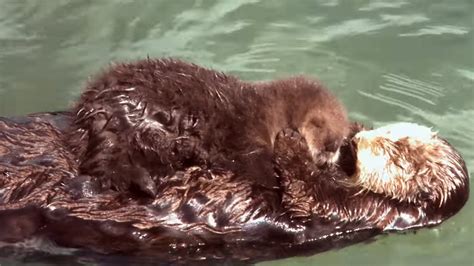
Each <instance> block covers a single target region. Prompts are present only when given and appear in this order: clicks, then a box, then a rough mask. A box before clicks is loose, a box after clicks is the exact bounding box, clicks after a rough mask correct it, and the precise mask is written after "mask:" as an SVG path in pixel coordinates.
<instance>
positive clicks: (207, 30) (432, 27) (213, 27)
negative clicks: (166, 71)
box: [0, 0, 474, 266]
mask: <svg viewBox="0 0 474 266" xmlns="http://www.w3.org/2000/svg"><path fill="white" fill-rule="evenodd" d="M473 24H474V1H473V0H455V1H434V0H417V1H415V0H412V1H409V0H374V1H369V0H356V1H355V0H354V1H349V0H348V1H343V0H339V1H338V0H311V1H309V0H299V1H290V0H288V1H263V0H215V1H213V0H209V1H207V0H195V1H191V0H190V1H187V0H183V1H173V0H167V1H165V0H161V1H127V0H111V1H85V0H84V1H80V0H76V1H67V0H54V1H18V0H3V1H1V2H0V115H1V116H12V115H21V114H27V113H31V112H40V111H56V110H64V109H66V108H67V107H68V106H70V104H71V102H72V101H73V100H74V99H75V98H76V97H77V96H78V95H79V94H80V92H81V88H82V87H83V86H84V84H85V82H86V81H87V80H88V78H89V77H90V76H91V75H93V74H94V73H97V71H99V70H101V69H103V68H104V67H107V65H108V64H109V63H110V62H114V61H123V60H133V59H138V58H145V57H147V56H149V57H163V56H173V57H179V58H182V59H186V60H190V61H192V62H195V63H198V64H201V65H205V66H208V67H213V68H216V69H218V70H221V71H225V72H228V73H232V74H235V75H237V76H239V77H241V78H242V79H245V80H268V79H274V78H278V77H284V76H288V75H292V74H302V73H304V74H307V75H311V76H314V77H317V78H318V79H320V80H322V81H323V83H325V84H326V85H327V86H328V87H329V88H331V89H332V90H333V91H334V92H335V93H336V94H337V95H338V96H339V97H340V98H341V100H342V101H343V102H344V104H345V105H346V106H347V109H348V112H349V114H350V117H351V118H352V119H353V120H358V121H360V122H363V123H365V124H367V125H373V126H380V125H383V124H387V123H392V122H395V121H410V122H416V123H420V124H423V125H427V126H430V127H433V128H434V129H435V130H437V131H439V134H440V135H442V136H444V137H446V138H447V139H448V140H449V141H450V142H451V143H452V144H453V145H454V146H455V147H457V148H458V149H459V150H460V152H461V153H462V155H463V156H464V159H465V160H466V163H467V167H468V169H469V172H470V175H471V176H473V175H474V25H473ZM472 196H473V195H472V193H471V197H472ZM473 201H474V199H472V198H471V200H470V202H468V204H467V206H465V208H464V209H463V210H462V211H461V212H460V213H459V214H457V215H456V216H455V217H453V218H452V219H449V220H448V221H446V222H445V223H444V224H442V225H441V226H439V227H436V228H435V229H424V230H419V231H418V232H417V233H416V234H412V233H410V234H404V235H388V236H383V237H380V238H379V239H378V240H377V241H375V242H373V243H369V244H358V245H354V246H350V247H347V248H344V249H341V250H334V251H330V252H326V253H322V254H318V255H315V256H311V257H298V258H290V259H285V260H281V261H270V262H265V263H262V264H261V265H262V266H263V265H265V266H274V265H293V266H295V265H305V266H306V265H429V266H436V265H440V266H441V265H443V266H444V265H473V264H474V226H473V218H474V203H473ZM0 226H1V225H0ZM19 257H21V256H19ZM46 261H47V259H46ZM34 262H35V260H34V259H33V260H31V259H30V260H28V261H26V260H22V259H14V258H11V257H10V258H3V259H2V258H0V265H2V266H3V265H33V264H34ZM51 263H60V262H58V261H53V259H52V260H51ZM77 263H81V261H80V260H79V259H78V260H77ZM84 263H85V264H88V263H90V262H84ZM34 265H38V264H34ZM41 265H47V263H46V264H44V263H42V264H41Z"/></svg>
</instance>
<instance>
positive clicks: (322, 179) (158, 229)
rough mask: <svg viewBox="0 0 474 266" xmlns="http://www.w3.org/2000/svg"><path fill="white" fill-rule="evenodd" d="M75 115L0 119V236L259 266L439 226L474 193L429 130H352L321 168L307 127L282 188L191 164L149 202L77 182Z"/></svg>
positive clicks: (285, 155)
mask: <svg viewBox="0 0 474 266" xmlns="http://www.w3.org/2000/svg"><path fill="white" fill-rule="evenodd" d="M72 120H73V114H67V113H61V114H39V115H33V116H28V117H25V118H21V119H6V118H0V224H1V225H2V227H1V228H0V241H9V242H17V241H22V240H24V239H28V238H31V237H33V236H42V237H47V238H48V239H50V240H53V241H54V242H55V243H57V244H58V245H60V246H65V247H76V248H86V249H89V250H94V251H96V252H101V253H106V254H110V253H120V254H127V255H131V256H137V257H136V258H134V259H133V261H134V262H137V260H138V261H139V260H140V258H144V257H147V256H150V257H152V258H153V261H154V262H156V261H157V260H158V261H163V262H169V261H174V262H175V263H181V264H186V265H187V264H189V263H190V262H195V261H198V262H201V263H205V262H209V263H212V262H214V263H223V262H225V261H229V260H231V261H233V262H244V263H251V262H256V261H261V260H269V259H275V258H283V257H289V256H296V255H309V254H314V253H317V252H322V251H325V250H328V249H333V248H340V247H343V246H346V245H349V244H352V243H356V242H360V241H365V240H368V239H370V238H372V237H374V236H376V235H378V234H381V233H384V232H390V231H400V230H407V229H413V228H419V227H425V226H433V225H437V224H439V223H441V222H443V221H444V220H446V219H447V218H449V217H450V216H452V215H454V214H455V213H456V212H458V211H459V210H460V209H461V207H462V206H463V205H464V204H465V202H466V200H467V198H468V195H469V182H468V181H469V176H468V173H467V170H466V167H465V165H464V161H463V160H462V158H461V156H460V155H459V153H458V152H457V151H456V150H455V149H454V148H453V147H452V146H450V145H449V144H448V143H447V142H446V141H445V140H443V139H442V138H441V137H440V136H438V135H437V134H436V133H434V132H432V131H431V130H430V129H428V128H425V127H421V126H417V125H414V124H393V125H388V126H386V127H382V128H379V129H375V130H367V129H365V128H364V127H362V126H360V125H357V124H353V125H352V127H351V133H350V134H349V136H348V139H347V140H346V141H344V142H343V144H342V146H341V150H340V153H341V155H340V157H339V159H338V161H337V162H336V164H330V165H328V166H329V167H315V165H314V161H313V158H312V155H311V151H310V150H309V148H308V145H307V142H306V139H305V138H304V137H303V136H302V134H301V133H300V132H298V131H297V130H291V129H285V130H282V131H280V132H279V133H278V134H277V136H276V139H275V148H274V153H276V154H277V155H278V156H276V158H278V160H277V161H275V164H276V166H277V169H278V172H279V178H281V187H280V189H268V188H265V187H262V186H259V185H258V184H256V183H255V182H253V180H254V179H252V178H248V177H245V176H241V175H240V174H242V173H239V172H232V171H229V170H225V169H213V168H210V169H204V168H201V167H189V168H187V169H185V170H183V171H177V172H176V173H175V174H173V175H170V176H167V177H165V178H163V180H161V182H162V184H161V185H160V186H159V190H158V191H157V195H156V196H155V197H154V198H153V200H152V201H140V200H137V199H135V198H133V197H130V196H129V195H130V194H129V193H128V192H119V191H114V190H112V189H109V190H107V191H100V190H95V189H90V188H91V187H95V186H94V185H91V184H93V183H91V182H93V180H91V179H87V178H84V177H81V176H79V175H78V171H77V169H78V166H77V160H74V158H75V154H74V153H72V152H71V151H70V150H68V149H67V147H66V145H65V143H64V142H63V139H62V137H61V136H63V135H64V134H65V133H66V132H67V131H68V129H69V124H70V122H72ZM374 162H375V164H373V163H374ZM317 169H319V171H318V172H316V173H315V172H314V171H315V170H317ZM76 181H80V182H86V183H88V184H89V185H87V186H85V187H84V186H83V187H80V186H77V183H76ZM81 194H82V195H81ZM281 194H283V197H281ZM83 255H84V253H81V256H83ZM95 258H97V257H95ZM156 258H158V259H156ZM129 259H130V258H129Z"/></svg>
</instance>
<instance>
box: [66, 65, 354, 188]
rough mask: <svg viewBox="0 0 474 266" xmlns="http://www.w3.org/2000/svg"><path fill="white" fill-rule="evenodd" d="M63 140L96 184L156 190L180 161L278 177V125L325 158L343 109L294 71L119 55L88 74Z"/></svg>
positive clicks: (337, 141)
mask: <svg viewBox="0 0 474 266" xmlns="http://www.w3.org/2000/svg"><path fill="white" fill-rule="evenodd" d="M75 113H76V117H75V119H74V128H73V130H72V132H71V134H70V135H69V137H68V143H69V145H70V146H71V147H73V150H74V151H75V152H76V153H77V154H79V156H78V158H79V161H80V162H81V163H80V168H79V171H80V173H81V174H84V175H90V176H93V177H98V178H99V180H100V182H101V183H102V186H103V188H105V189H106V188H108V187H110V186H112V187H114V188H115V189H117V190H121V191H125V190H127V189H129V187H130V185H131V184H134V185H138V187H139V188H140V189H141V190H143V191H145V192H148V194H151V195H153V194H155V193H156V189H155V183H159V180H160V177H164V176H166V175H168V174H173V173H174V172H175V171H176V170H183V169H185V168H187V167H189V166H201V167H204V168H214V169H215V168H218V167H219V168H223V169H229V170H231V171H234V172H239V173H242V174H243V175H245V176H252V177H253V178H255V180H254V181H255V182H257V183H259V184H261V185H263V186H265V187H269V188H271V187H275V186H277V182H276V179H275V178H274V173H273V164H272V160H273V146H274V140H275V137H276V136H277V134H278V133H279V132H280V131H282V130H284V129H292V130H295V131H297V132H299V133H301V135H302V136H303V137H304V139H305V140H306V142H307V143H308V146H309V150H310V151H311V153H312V157H313V161H314V163H315V164H316V165H318V166H322V165H324V164H326V163H328V162H329V163H331V162H333V161H334V158H335V157H336V155H337V152H338V149H339V147H340V145H341V143H342V141H343V139H344V137H345V136H346V134H347V133H348V130H349V124H348V121H347V117H346V113H345V110H344V108H343V107H342V105H341V104H340V103H339V101H338V100H337V99H336V98H335V97H334V96H333V95H332V94H331V93H330V92H329V91H328V90H326V89H325V88H324V87H323V86H322V85H321V84H319V83H318V82H316V81H314V80H312V79H309V78H305V77H302V76H299V77H292V78H289V79H284V80H277V81H271V82H263V83H249V82H243V81H240V80H238V79H237V78H235V77H233V76H230V75H225V74H223V73H220V72H216V71H213V70H210V69H206V68H203V67H200V66H197V65H194V64H190V63H186V62H183V61H179V60H172V59H161V60H152V59H147V60H142V61H138V62H135V63H129V64H118V65H115V66H113V67H112V68H111V69H109V70H107V71H105V72H104V73H103V74H101V75H99V76H98V77H97V78H96V79H94V80H93V81H92V82H91V83H90V84H89V85H88V86H87V88H86V90H85V92H84V93H83V94H82V96H81V98H80V100H79V102H78V103H77V105H76V107H75Z"/></svg>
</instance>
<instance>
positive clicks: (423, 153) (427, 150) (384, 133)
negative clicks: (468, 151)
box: [353, 123, 468, 206]
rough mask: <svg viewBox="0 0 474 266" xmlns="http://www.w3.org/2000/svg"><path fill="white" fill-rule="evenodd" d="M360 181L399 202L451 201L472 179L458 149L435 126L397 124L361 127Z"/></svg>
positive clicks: (358, 142) (358, 136)
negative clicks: (444, 138)
mask: <svg viewBox="0 0 474 266" xmlns="http://www.w3.org/2000/svg"><path fill="white" fill-rule="evenodd" d="M353 141H354V144H355V145H356V146H357V148H356V149H357V171H356V174H355V175H356V178H357V180H356V185H358V186H361V187H362V188H363V189H364V190H369V191H372V192H375V193H380V194H385V195H387V196H388V197H390V198H393V199H397V200H399V201H406V202H412V203H421V202H423V201H431V202H435V203H437V204H439V206H441V205H443V204H445V203H446V201H447V200H448V199H449V198H450V196H451V195H452V193H454V192H455V191H456V189H458V188H460V187H463V186H465V185H466V183H467V182H468V174H467V170H466V167H465V164H464V161H463V159H462V158H461V156H460V155H459V153H458V152H457V151H456V150H455V149H454V148H453V147H451V146H450V145H449V144H448V143H447V142H446V141H445V140H443V139H441V138H439V137H438V136H437V134H436V132H433V131H431V129H430V128H427V127H424V126H420V125H417V124H413V123H396V124H391V125H387V126H384V127H381V128H378V129H375V130H369V131H361V132H359V133H357V134H356V135H355V137H354V139H353Z"/></svg>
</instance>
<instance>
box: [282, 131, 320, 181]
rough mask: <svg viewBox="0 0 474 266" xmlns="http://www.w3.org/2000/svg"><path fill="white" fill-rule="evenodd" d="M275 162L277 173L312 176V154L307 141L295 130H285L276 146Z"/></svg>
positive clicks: (300, 176)
mask: <svg viewBox="0 0 474 266" xmlns="http://www.w3.org/2000/svg"><path fill="white" fill-rule="evenodd" d="M274 162H275V166H276V169H277V171H279V172H280V173H285V174H284V175H289V176H293V177H299V178H303V177H304V176H306V175H310V173H308V172H310V170H309V169H310V168H311V167H310V166H311V165H312V158H311V154H310V152H309V149H308V144H307V143H306V140H305V139H304V138H303V136H301V134H300V133H299V132H298V131H296V130H293V129H289V128H287V129H283V130H282V131H280V132H279V133H278V135H277V136H276V139H275V144H274Z"/></svg>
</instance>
